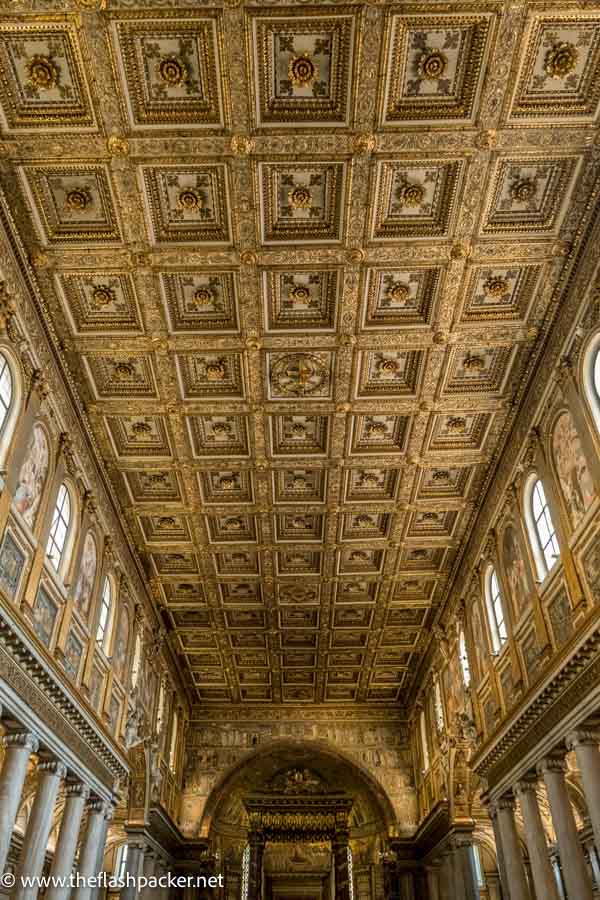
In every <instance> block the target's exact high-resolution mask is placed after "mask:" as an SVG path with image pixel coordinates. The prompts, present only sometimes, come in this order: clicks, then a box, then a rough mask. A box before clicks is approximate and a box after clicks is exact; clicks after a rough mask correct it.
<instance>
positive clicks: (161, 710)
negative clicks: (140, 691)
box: [156, 681, 166, 743]
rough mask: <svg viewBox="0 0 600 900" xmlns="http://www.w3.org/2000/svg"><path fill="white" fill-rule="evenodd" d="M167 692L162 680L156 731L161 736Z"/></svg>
mask: <svg viewBox="0 0 600 900" xmlns="http://www.w3.org/2000/svg"><path fill="white" fill-rule="evenodd" d="M165 693H166V692H165V683H164V681H161V683H160V690H159V692H158V708H157V710H156V733H157V735H158V736H159V737H160V735H161V733H162V730H163V725H164V724H165ZM161 743H162V742H161Z"/></svg>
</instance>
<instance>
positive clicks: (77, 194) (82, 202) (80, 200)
mask: <svg viewBox="0 0 600 900" xmlns="http://www.w3.org/2000/svg"><path fill="white" fill-rule="evenodd" d="M66 199H67V206H68V207H69V209H72V210H74V211H75V212H81V211H82V210H84V209H85V208H86V207H87V206H91V205H92V198H91V196H90V192H89V191H88V190H86V188H73V189H72V190H70V191H68V192H67V198H66Z"/></svg>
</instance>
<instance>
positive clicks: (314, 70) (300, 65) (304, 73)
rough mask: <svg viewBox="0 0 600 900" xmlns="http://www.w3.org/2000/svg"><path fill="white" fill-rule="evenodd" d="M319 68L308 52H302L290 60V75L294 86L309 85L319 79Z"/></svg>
mask: <svg viewBox="0 0 600 900" xmlns="http://www.w3.org/2000/svg"><path fill="white" fill-rule="evenodd" d="M318 75H319V69H318V67H317V66H316V65H315V63H314V62H313V61H312V59H311V58H310V56H309V55H308V53H301V54H300V55H299V56H295V57H294V58H293V59H291V60H290V64H289V66H288V77H289V79H290V81H291V82H292V84H293V85H294V87H308V86H309V85H311V84H312V83H313V81H315V80H316V79H317V77H318Z"/></svg>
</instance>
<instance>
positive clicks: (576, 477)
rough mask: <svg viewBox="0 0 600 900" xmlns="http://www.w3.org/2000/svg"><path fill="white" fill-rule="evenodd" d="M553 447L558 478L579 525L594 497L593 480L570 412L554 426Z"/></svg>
mask: <svg viewBox="0 0 600 900" xmlns="http://www.w3.org/2000/svg"><path fill="white" fill-rule="evenodd" d="M552 448H553V452H554V461H555V463H556V471H557V474H558V481H559V484H560V487H561V490H562V493H563V497H564V500H565V504H566V507H567V510H568V513H569V517H570V519H571V524H572V525H573V527H574V528H576V527H577V526H578V525H579V523H580V522H581V520H582V519H583V517H584V515H585V513H586V512H587V510H588V509H589V507H590V506H591V504H592V501H593V499H594V483H593V481H592V476H591V475H590V471H589V469H588V465H587V462H586V458H585V455H584V452H583V447H582V445H581V441H580V439H579V435H578V434H577V430H576V429H575V424H574V422H573V419H572V417H571V414H570V413H568V412H564V413H562V414H561V416H560V417H559V418H558V420H557V422H556V425H555V426H554V434H553V437H552Z"/></svg>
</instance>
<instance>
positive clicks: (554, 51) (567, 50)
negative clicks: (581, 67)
mask: <svg viewBox="0 0 600 900" xmlns="http://www.w3.org/2000/svg"><path fill="white" fill-rule="evenodd" d="M578 56H579V53H578V51H577V47H575V45H574V44H569V43H567V42H563V43H559V44H554V46H553V47H551V48H550V50H548V52H547V54H546V59H545V60H544V71H545V72H546V74H547V75H549V76H550V78H566V77H567V75H569V73H570V72H572V71H573V69H574V68H575V66H576V65H577V58H578Z"/></svg>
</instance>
